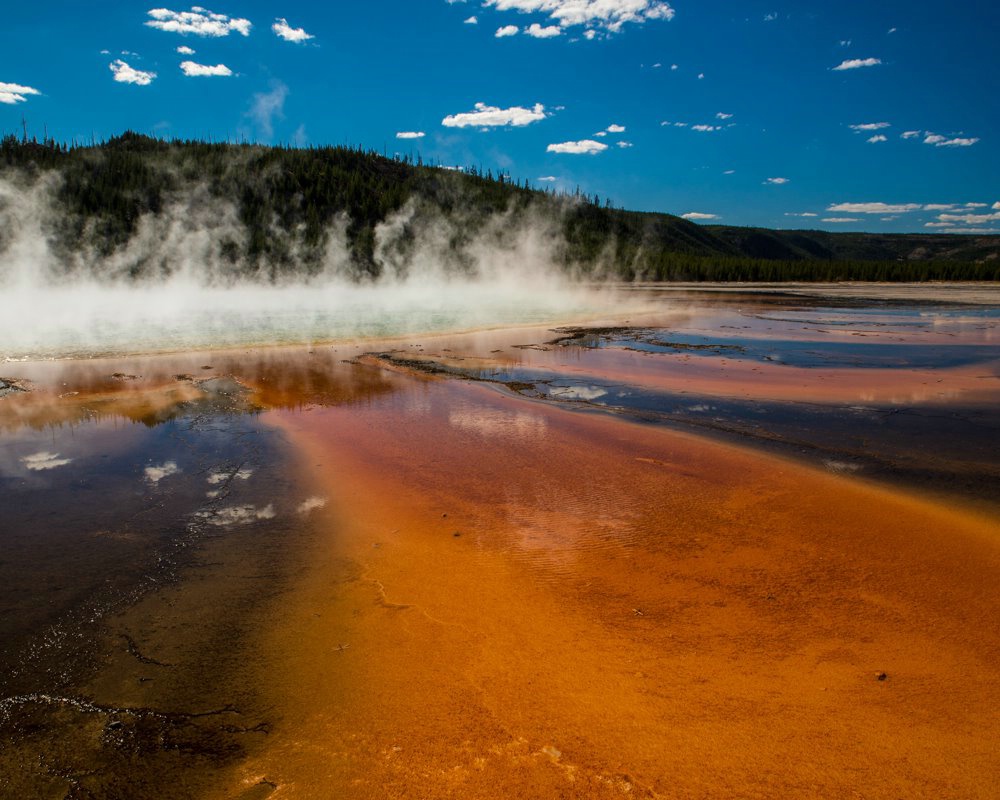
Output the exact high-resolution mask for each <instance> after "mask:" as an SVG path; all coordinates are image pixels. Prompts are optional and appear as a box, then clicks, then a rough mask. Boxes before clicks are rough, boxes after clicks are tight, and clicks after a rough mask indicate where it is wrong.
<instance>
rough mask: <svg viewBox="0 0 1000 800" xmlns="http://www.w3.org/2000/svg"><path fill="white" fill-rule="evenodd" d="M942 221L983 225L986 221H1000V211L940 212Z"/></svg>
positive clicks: (939, 216)
mask: <svg viewBox="0 0 1000 800" xmlns="http://www.w3.org/2000/svg"><path fill="white" fill-rule="evenodd" d="M937 218H938V219H939V220H941V222H947V223H951V224H955V223H956V222H960V223H961V224H963V225H982V224H983V223H984V222H1000V212H998V213H996V214H938V217H937Z"/></svg>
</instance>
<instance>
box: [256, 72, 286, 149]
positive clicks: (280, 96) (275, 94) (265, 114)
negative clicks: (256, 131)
mask: <svg viewBox="0 0 1000 800" xmlns="http://www.w3.org/2000/svg"><path fill="white" fill-rule="evenodd" d="M286 97H288V87H287V86H285V84H283V83H282V82H281V81H274V82H273V83H272V84H271V91H269V92H258V93H257V94H255V95H254V96H253V102H252V103H251V105H250V111H248V112H247V116H249V117H251V118H252V119H253V120H254V121H255V122H256V123H257V127H258V128H260V131H261V133H263V134H264V136H265V137H267V138H270V137H271V136H273V135H274V119H275V117H277V118H278V119H283V118H284V116H285V98H286Z"/></svg>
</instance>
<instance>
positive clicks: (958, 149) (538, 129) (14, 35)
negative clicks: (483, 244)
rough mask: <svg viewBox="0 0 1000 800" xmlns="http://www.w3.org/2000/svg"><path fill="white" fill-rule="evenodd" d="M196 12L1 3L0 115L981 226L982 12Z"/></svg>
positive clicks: (758, 7) (811, 217)
mask: <svg viewBox="0 0 1000 800" xmlns="http://www.w3.org/2000/svg"><path fill="white" fill-rule="evenodd" d="M195 9H196V10H194V11H192V7H191V6H187V5H176V4H168V5H166V6H163V7H159V8H158V7H157V6H155V5H154V4H150V3H137V2H102V3H100V4H94V3H80V2H72V3H69V2H48V3H18V4H8V7H7V8H5V9H4V12H3V17H4V25H3V26H2V28H0V130H2V131H3V132H5V133H11V132H19V131H20V127H21V118H22V115H23V116H24V118H25V119H26V121H27V124H28V126H29V134H35V135H37V136H39V137H40V136H41V135H42V132H43V130H47V131H48V134H49V135H50V136H54V137H55V138H57V139H60V140H78V141H80V140H82V141H90V139H91V137H92V136H95V137H97V138H98V139H101V138H105V137H108V136H112V135H114V134H117V133H120V132H121V131H123V130H125V129H133V130H137V131H141V132H146V133H150V134H153V135H158V136H163V137H167V138H170V137H179V138H209V137H211V138H213V139H217V140H218V139H226V138H230V139H235V138H247V139H250V140H255V141H261V142H269V143H278V142H285V143H296V144H311V145H325V144H360V145H363V146H364V147H370V148H375V149H377V150H379V151H382V150H384V151H385V152H386V153H388V154H391V153H394V152H402V153H413V154H417V153H419V154H420V155H421V156H422V157H423V159H424V160H425V161H433V162H436V163H441V164H444V165H462V166H466V165H477V166H479V165H481V166H482V167H483V168H484V169H485V168H492V169H493V170H496V169H497V168H503V169H506V170H508V171H509V172H510V173H511V175H512V176H514V177H516V178H518V179H524V178H527V179H529V181H531V183H532V184H533V185H535V186H539V187H543V186H554V187H557V188H561V189H568V190H573V189H575V187H577V186H579V187H580V188H581V189H583V190H584V191H586V192H587V193H589V194H594V193H597V194H598V195H600V196H601V198H605V197H610V198H611V199H612V201H613V202H614V203H615V204H616V205H622V206H625V207H627V208H634V209H640V210H651V211H667V212H670V213H674V214H695V215H701V216H694V217H692V218H694V219H703V220H705V221H707V222H715V221H717V222H719V223H725V224H732V225H764V226H769V227H782V228H799V227H801V228H806V227H808V228H820V229H825V230H868V231H886V232H892V231H924V232H940V231H946V232H952V231H955V230H968V231H971V232H978V231H987V230H988V231H996V232H998V233H1000V146H998V140H997V137H996V135H995V133H996V131H997V128H998V122H1000V104H998V103H997V101H996V98H997V97H1000V70H998V66H1000V56H998V48H997V46H996V32H997V31H998V30H1000V7H998V6H997V5H996V4H993V3H986V2H958V3H953V4H950V5H947V6H942V5H941V4H940V3H936V2H935V3H931V2H922V1H921V0H911V1H910V2H897V1H896V0H887V1H886V2H879V3H870V2H855V1H854V0H844V2H838V3H835V4H834V3H829V2H826V3H820V2H810V0H804V1H802V2H795V3H787V2H785V3H769V2H716V1H713V0H700V2H693V0H676V2H674V0H671V2H670V3H669V4H668V3H666V2H662V1H661V0H465V1H464V2H462V1H461V0H458V1H455V0H452V2H449V0H382V1H381V2H379V1H378V0H372V2H368V3H357V2H327V3H322V4H320V3H315V2H294V1H293V0H279V1H278V2H262V1H260V0H245V1H244V0H224V2H223V1H221V0H211V2H210V4H209V5H208V6H204V7H201V6H199V7H195ZM473 20H474V21H473ZM279 34H280V35H279ZM500 34H507V35H500ZM307 37H311V38H307ZM178 48H187V49H189V50H191V51H193V52H178ZM619 127H620V128H623V129H624V130H618V128H619ZM407 133H409V134H413V135H414V137H415V138H398V134H407ZM416 134H423V135H422V136H419V137H416V136H415V135H416ZM799 215H801V216H799Z"/></svg>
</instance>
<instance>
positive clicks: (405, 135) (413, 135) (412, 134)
mask: <svg viewBox="0 0 1000 800" xmlns="http://www.w3.org/2000/svg"><path fill="white" fill-rule="evenodd" d="M426 135H427V134H425V133H424V132H423V131H399V132H398V133H397V134H396V138H397V139H423V138H424V136H426Z"/></svg>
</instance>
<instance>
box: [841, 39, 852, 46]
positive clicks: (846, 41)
mask: <svg viewBox="0 0 1000 800" xmlns="http://www.w3.org/2000/svg"><path fill="white" fill-rule="evenodd" d="M838 44H839V45H840V46H841V47H850V46H851V40H850V39H841V40H840V42H838Z"/></svg>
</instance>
